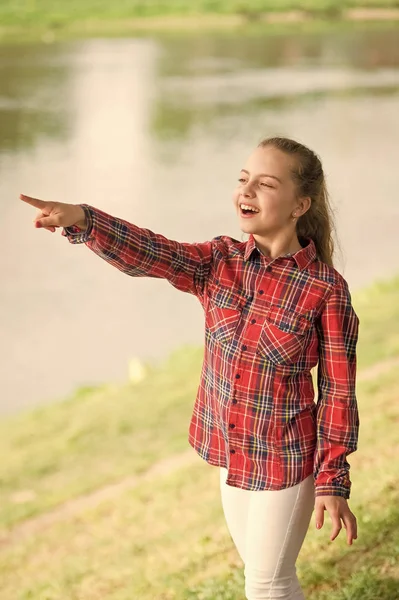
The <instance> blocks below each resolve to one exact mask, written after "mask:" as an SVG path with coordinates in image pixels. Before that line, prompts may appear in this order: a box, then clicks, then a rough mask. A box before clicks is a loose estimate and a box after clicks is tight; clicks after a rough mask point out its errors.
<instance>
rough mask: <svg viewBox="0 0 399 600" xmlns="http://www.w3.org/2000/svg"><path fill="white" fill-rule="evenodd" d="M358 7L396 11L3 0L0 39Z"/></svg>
mask: <svg viewBox="0 0 399 600" xmlns="http://www.w3.org/2000/svg"><path fill="white" fill-rule="evenodd" d="M359 7H360V8H366V9H367V8H380V9H384V8H398V7H399V0H115V1H114V2H109V1H108V0H84V1H82V0H2V2H1V3H0V24H1V26H0V40H3V41H9V40H13V39H16V40H18V41H22V40H23V39H24V35H25V36H26V35H27V36H28V37H29V39H35V37H36V38H39V39H40V37H42V36H43V35H45V34H46V32H47V33H48V32H49V31H50V32H52V33H53V34H54V35H56V36H57V37H63V36H64V35H65V34H66V35H72V36H73V35H87V34H93V32H97V33H98V34H100V33H102V34H105V35H113V34H115V33H116V32H118V31H119V32H120V33H121V34H122V32H127V31H135V30H143V28H144V29H145V28H149V29H154V28H155V29H159V28H161V29H165V28H166V29H172V30H174V29H185V28H186V27H187V26H188V23H189V21H187V19H188V20H190V19H191V21H193V19H194V21H193V23H192V25H193V26H195V27H198V26H199V25H201V24H202V26H203V27H205V28H206V27H209V26H212V27H215V26H216V27H220V28H223V27H224V26H225V25H229V24H232V25H237V20H236V19H234V18H235V17H239V18H240V19H241V20H242V22H244V23H245V22H249V23H252V22H256V21H261V20H262V17H263V16H264V15H266V14H269V13H275V12H283V13H284V12H288V11H292V10H296V11H298V10H299V11H301V12H302V13H303V14H304V15H305V16H307V17H309V16H310V17H314V18H316V19H318V18H321V19H340V18H342V17H345V11H346V10H347V9H350V8H359ZM212 17H215V19H216V20H215V19H214V20H213V21H212ZM209 18H211V20H209ZM232 18H233V19H232ZM46 39H47V38H46Z"/></svg>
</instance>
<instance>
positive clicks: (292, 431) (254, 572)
mask: <svg viewBox="0 0 399 600" xmlns="http://www.w3.org/2000/svg"><path fill="white" fill-rule="evenodd" d="M244 167H245V168H243V169H242V171H241V173H240V176H239V180H238V185H237V188H236V190H235V192H234V195H233V206H234V210H235V211H236V213H237V217H238V219H239V224H240V228H241V230H242V231H243V232H245V233H248V234H249V239H248V241H246V242H243V241H238V240H236V239H234V238H232V237H230V236H228V235H218V236H216V237H214V238H213V239H211V240H210V241H205V242H199V243H187V242H177V241H174V240H170V239H167V238H166V237H164V236H162V235H161V234H158V233H154V232H153V231H150V230H149V229H144V228H141V227H138V226H137V225H134V224H132V223H128V222H127V221H124V220H122V219H120V218H117V217H113V216H111V215H109V214H107V213H105V212H103V211H101V210H99V209H97V208H95V207H93V206H90V205H88V204H77V205H74V204H63V203H57V202H44V201H41V200H37V199H34V198H29V197H26V196H22V195H21V199H22V200H24V201H26V202H28V203H29V204H32V205H33V206H35V207H37V208H38V209H40V212H39V214H38V215H37V217H36V219H35V221H36V225H37V226H38V227H40V226H41V227H45V228H46V229H48V230H50V231H53V232H54V231H55V230H56V228H57V227H63V231H62V235H63V236H65V237H67V239H68V240H69V241H70V242H71V243H73V244H80V243H85V244H86V246H88V247H89V248H90V249H91V250H92V251H93V252H95V253H96V254H98V256H100V257H101V258H103V259H104V260H106V261H107V262H109V263H110V264H111V265H113V266H115V267H116V268H118V269H120V270H121V271H123V272H124V273H126V274H127V275H131V276H133V277H159V278H164V279H166V280H167V281H169V283H171V284H172V285H173V286H174V287H175V288H177V289H178V290H180V291H182V292H187V293H190V294H194V295H195V296H196V297H197V298H198V299H199V301H200V302H201V305H202V307H203V309H204V313H205V332H206V335H205V348H204V360H203V365H202V370H201V377H200V383H199V387H198V392H197V397H196V400H195V403H194V408H193V413H192V417H191V421H190V425H189V435H188V440H189V443H190V444H191V445H192V446H193V448H194V449H195V451H196V452H197V453H198V454H199V455H200V456H201V457H202V458H203V459H204V460H205V461H207V462H208V463H209V464H211V465H215V466H217V467H219V470H220V492H221V500H222V506H223V510H224V515H225V517H226V523H227V527H228V529H229V532H230V534H231V537H232V539H233V541H234V543H235V545H236V547H237V551H238V553H239V554H240V556H241V558H242V560H243V562H244V565H245V569H244V574H245V593H246V598H247V600H261V599H262V600H263V599H266V598H267V599H269V600H273V599H277V598H278V599H279V600H283V599H286V600H304V595H303V592H302V590H301V587H300V584H299V581H298V578H297V575H296V567H295V563H296V560H297V557H298V554H299V552H300V549H301V546H302V544H303V541H304V539H305V536H306V533H307V530H308V527H309V523H310V519H311V516H312V512H313V510H315V521H316V525H317V526H320V527H321V526H322V525H323V522H324V511H325V510H327V511H328V513H329V515H330V517H331V521H332V533H331V537H330V539H331V540H334V539H335V538H336V537H337V535H338V534H339V531H340V530H341V528H342V524H341V520H342V521H343V523H344V527H345V528H346V535H347V543H348V544H352V540H353V539H356V538H357V523H356V517H355V516H354V514H353V513H352V512H351V511H350V509H349V506H348V503H347V500H348V499H349V496H350V489H351V481H350V478H349V468H350V465H349V463H348V462H347V459H346V457H347V456H348V454H350V453H351V452H354V451H355V450H356V449H357V441H358V432H359V415H358V407H357V401H356V393H355V378H356V344H357V338H358V326H359V319H358V317H357V315H356V313H355V311H354V309H353V307H352V304H351V296H350V292H349V289H348V284H347V282H346V280H345V279H344V278H343V276H342V275H340V273H339V272H338V271H337V270H336V269H335V268H334V267H333V263H332V254H333V240H332V222H331V217H330V208H329V204H328V196H327V191H326V184H325V177H324V173H323V168H322V165H321V162H320V160H319V158H318V157H317V155H316V154H315V153H314V152H313V151H312V150H310V149H309V148H307V147H306V146H304V145H302V144H300V143H298V142H296V141H294V140H290V139H287V138H280V137H277V138H268V139H265V140H263V141H262V142H261V143H260V144H259V146H258V147H257V148H256V149H255V150H254V151H253V152H252V153H251V155H250V156H249V158H248V160H247V162H246V164H245V165H244ZM317 364H318V370H317V383H318V398H317V404H316V403H315V402H314V397H315V395H314V388H313V381H312V377H311V373H310V370H311V369H312V368H313V367H315V366H316V365H317Z"/></svg>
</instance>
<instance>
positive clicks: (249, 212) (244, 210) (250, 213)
mask: <svg viewBox="0 0 399 600" xmlns="http://www.w3.org/2000/svg"><path fill="white" fill-rule="evenodd" d="M238 209H239V211H240V215H241V216H245V217H250V216H252V217H254V216H255V215H258V214H259V212H260V211H256V210H251V209H250V208H241V206H239V207H238Z"/></svg>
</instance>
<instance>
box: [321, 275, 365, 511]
mask: <svg viewBox="0 0 399 600" xmlns="http://www.w3.org/2000/svg"><path fill="white" fill-rule="evenodd" d="M358 328H359V319H358V317H357V315H356V313H355V311H354V309H353V307H352V304H351V296H350V293H349V289H348V285H347V283H346V281H345V280H344V279H343V278H342V279H340V280H339V281H338V283H337V284H336V285H335V286H334V288H333V290H332V292H331V294H330V296H329V297H328V299H327V302H326V304H325V307H324V309H323V312H322V313H321V315H320V317H319V320H318V325H317V329H318V337H319V366H318V402H317V446H316V450H315V454H314V476H315V496H343V497H344V498H346V499H348V498H349V497H350V489H351V481H350V478H349V469H350V465H349V463H348V461H347V460H346V457H347V455H348V454H350V453H352V452H354V451H355V450H356V449H357V442H358V434H359V414H358V406H357V401H356V392H355V380H356V344H357V339H358Z"/></svg>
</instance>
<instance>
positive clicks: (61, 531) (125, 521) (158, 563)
mask: <svg viewBox="0 0 399 600" xmlns="http://www.w3.org/2000/svg"><path fill="white" fill-rule="evenodd" d="M353 304H354V307H355V309H356V312H357V313H358V315H359V318H360V324H361V327H360V337H359V346H358V359H359V360H358V364H359V372H362V371H363V370H364V369H366V368H368V367H370V366H372V365H374V364H375V363H377V362H379V361H382V360H388V359H390V358H393V357H399V327H398V323H399V277H396V278H394V279H392V280H391V281H385V282H379V283H376V284H375V285H373V286H371V287H370V288H368V289H367V290H363V291H360V292H357V293H356V294H353ZM201 360H202V348H192V347H189V346H187V347H185V348H182V349H181V350H178V351H176V352H174V353H173V354H172V355H171V356H170V357H169V358H168V359H167V360H165V361H164V362H163V363H162V364H161V365H160V366H159V367H150V366H147V368H148V370H149V376H148V377H147V379H145V380H144V381H142V382H140V383H139V384H136V385H125V386H122V387H118V386H112V385H109V386H103V387H100V388H97V389H82V390H80V391H78V392H77V393H76V395H74V396H73V397H71V398H69V399H67V400H65V401H64V402H61V403H57V404H55V405H53V406H45V407H42V408H38V409H36V410H34V411H31V412H27V413H23V414H20V415H16V416H13V417H8V418H6V419H4V420H3V421H2V422H1V424H0V453H1V456H2V457H6V460H3V461H2V469H1V497H0V518H1V522H2V525H3V534H5V533H6V532H7V530H8V529H9V528H12V526H15V525H16V524H18V523H21V522H23V520H24V519H26V518H27V517H29V516H33V515H41V514H44V513H46V511H48V510H49V509H50V508H51V507H55V506H57V505H58V504H59V503H60V502H62V501H65V500H68V499H71V498H76V497H78V496H79V495H80V494H82V493H84V492H87V491H89V490H94V489H96V488H98V487H100V486H102V485H106V484H108V483H110V482H112V481H118V480H120V479H122V478H123V477H125V476H128V475H131V474H135V473H136V474H137V473H141V472H143V471H144V470H145V469H147V468H148V467H149V466H150V465H151V464H152V463H153V462H154V461H156V460H159V459H162V458H165V457H167V456H168V455H171V454H173V453H176V452H180V451H183V450H187V449H189V445H188V441H187V428H188V421H189V417H190V415H191V410H192V406H193V403H194V397H195V392H196V389H197V384H198V382H199V375H200V367H201ZM357 389H358V402H359V411H360V419H361V427H360V436H359V448H358V451H357V452H355V453H354V454H352V455H350V457H349V462H350V464H351V469H352V471H351V479H352V483H353V485H352V492H351V499H350V500H349V503H350V507H351V510H352V511H353V512H354V513H355V515H356V517H357V519H358V534H359V535H358V539H357V540H355V541H354V544H353V546H348V545H347V544H346V538H345V530H344V529H343V530H342V531H341V533H340V535H339V536H338V538H337V539H336V540H335V541H334V542H330V540H329V534H330V529H331V523H330V519H329V518H328V517H327V514H326V518H325V521H324V526H323V528H322V530H321V531H317V530H316V529H315V526H314V518H313V517H312V520H311V523H310V526H309V532H308V535H307V537H306V540H305V543H304V546H303V548H302V551H301V554H300V556H299V559H298V562H297V567H298V575H299V577H300V580H301V582H302V584H303V587H304V590H305V595H306V598H307V600H327V599H328V600H348V599H350V600H375V599H376V598H378V599H379V600H396V599H397V596H395V594H396V593H397V592H396V590H397V589H398V588H399V565H398V562H397V559H395V557H397V555H398V552H399V541H398V538H397V535H396V534H395V532H397V530H398V527H399V488H398V486H397V482H398V481H399V462H398V461H397V460H393V458H394V457H395V456H397V455H398V450H399V446H398V441H397V440H398V437H397V428H398V423H399V405H398V402H397V398H398V397H399V372H398V369H397V368H391V369H390V370H388V371H387V372H384V373H383V374H382V373H380V374H379V375H376V377H375V378H374V379H369V380H366V379H364V380H363V379H362V378H359V382H358V386H357ZM192 452H193V463H192V465H191V466H189V467H184V468H183V467H182V468H180V469H178V470H177V471H175V472H174V473H171V474H169V475H168V474H166V475H163V476H157V477H156V478H155V479H154V480H153V481H149V482H145V483H141V484H140V485H139V486H138V487H136V488H134V489H131V490H127V491H124V492H123V493H120V494H118V495H116V497H115V498H113V499H112V500H105V501H103V502H101V503H100V504H99V505H98V506H97V507H95V508H90V509H88V508H86V509H82V512H81V513H80V514H79V515H78V516H71V515H69V516H68V514H65V515H64V517H63V518H62V519H60V520H59V521H58V522H56V523H54V524H52V525H51V526H48V527H47V528H43V530H42V531H39V532H33V533H31V534H30V535H27V536H26V537H21V538H20V539H18V537H17V538H16V539H14V540H13V541H11V542H10V543H8V544H5V545H4V546H3V547H1V546H0V598H1V599H2V600H28V599H29V600H75V599H76V600H77V599H79V600H94V599H97V598H98V599H100V598H101V599H102V600H127V599H129V600H130V599H132V598H134V599H136V598H140V599H141V600H150V599H151V600H153V599H157V600H162V599H164V600H169V599H176V600H177V599H179V600H218V599H221V600H242V598H243V565H242V564H241V561H240V559H239V556H238V554H237V552H236V550H235V548H234V546H233V544H232V541H231V539H230V537H229V534H228V531H227V529H226V526H225V523H224V519H223V513H222V509H221V504H220V498H219V489H218V483H219V480H218V469H215V468H213V467H211V466H209V465H207V464H206V463H205V462H204V461H203V460H202V459H201V458H199V457H197V456H195V453H194V450H192ZM24 491H29V492H30V493H31V497H30V498H28V499H25V501H19V502H18V501H16V500H15V499H16V497H17V496H16V494H17V493H19V494H21V493H22V492H24ZM315 557H317V560H315Z"/></svg>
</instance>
